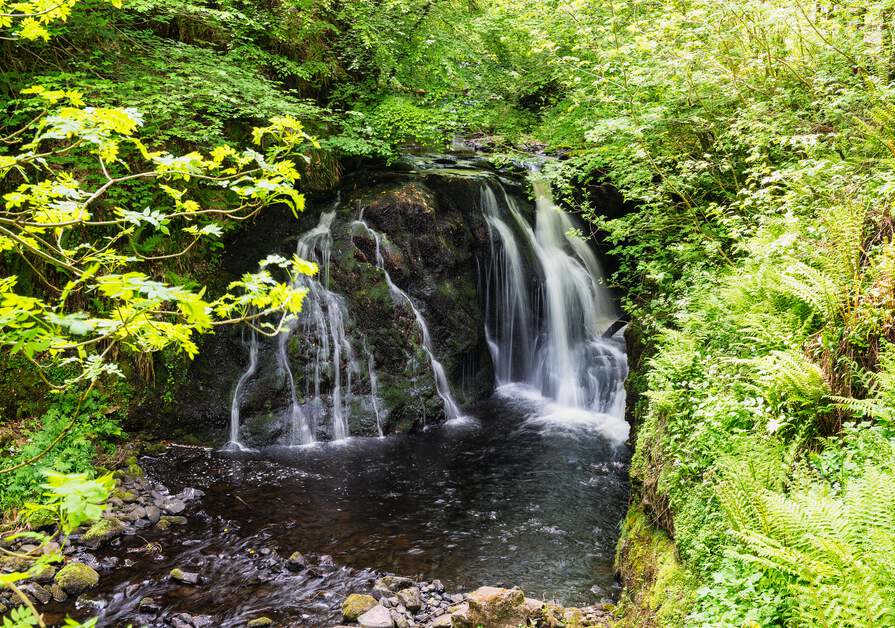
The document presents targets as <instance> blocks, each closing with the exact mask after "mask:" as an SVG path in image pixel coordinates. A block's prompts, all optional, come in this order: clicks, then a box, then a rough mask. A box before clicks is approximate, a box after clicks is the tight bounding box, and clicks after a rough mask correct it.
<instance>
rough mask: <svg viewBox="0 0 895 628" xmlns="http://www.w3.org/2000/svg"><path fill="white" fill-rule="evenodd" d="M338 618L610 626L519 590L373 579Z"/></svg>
mask: <svg viewBox="0 0 895 628" xmlns="http://www.w3.org/2000/svg"><path fill="white" fill-rule="evenodd" d="M342 617H343V619H344V621H345V622H346V624H344V626H355V625H357V626H360V627H361V628H409V627H412V626H426V627H433V628H476V627H477V626H484V627H486V628H515V627H517V626H536V627H541V626H543V627H550V628H558V627H563V626H568V627H576V628H577V627H584V626H609V625H610V621H609V620H610V618H611V614H610V613H609V611H608V610H606V609H605V608H604V607H602V606H594V607H588V608H565V607H562V606H559V605H557V604H552V603H549V602H543V601H541V600H536V599H533V598H528V597H525V593H524V592H523V591H522V590H521V589H519V588H512V589H505V588H498V587H487V586H485V587H480V588H478V589H476V590H475V591H472V592H471V593H454V594H450V593H447V592H446V591H445V588H444V586H443V585H442V583H441V581H439V580H433V581H432V582H414V581H413V580H411V579H410V578H403V577H400V576H385V577H383V578H379V579H378V580H376V583H375V585H374V587H373V591H372V595H368V594H360V593H353V594H351V595H349V596H348V597H347V598H345V601H344V602H343V603H342ZM337 628H340V627H337Z"/></svg>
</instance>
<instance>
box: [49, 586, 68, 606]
mask: <svg viewBox="0 0 895 628" xmlns="http://www.w3.org/2000/svg"><path fill="white" fill-rule="evenodd" d="M50 594H51V595H52V596H53V600H54V601H56V602H64V601H65V600H66V598H67V597H68V596H67V595H66V594H65V591H64V590H63V589H62V587H60V586H59V585H58V584H53V585H52V586H50Z"/></svg>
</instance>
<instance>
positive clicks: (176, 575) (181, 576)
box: [171, 567, 199, 584]
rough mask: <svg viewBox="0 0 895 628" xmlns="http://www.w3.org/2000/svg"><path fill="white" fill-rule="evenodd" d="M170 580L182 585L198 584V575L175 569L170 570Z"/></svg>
mask: <svg viewBox="0 0 895 628" xmlns="http://www.w3.org/2000/svg"><path fill="white" fill-rule="evenodd" d="M171 578H172V579H174V580H177V581H178V582H183V583H184V584H198V583H199V574H197V573H195V572H193V571H184V570H183V569H180V568H179V567H175V568H174V569H172V570H171Z"/></svg>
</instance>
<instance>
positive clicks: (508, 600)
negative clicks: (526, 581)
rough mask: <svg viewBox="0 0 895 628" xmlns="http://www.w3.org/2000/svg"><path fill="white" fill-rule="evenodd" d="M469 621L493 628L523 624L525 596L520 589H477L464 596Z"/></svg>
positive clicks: (507, 627) (508, 627)
mask: <svg viewBox="0 0 895 628" xmlns="http://www.w3.org/2000/svg"><path fill="white" fill-rule="evenodd" d="M466 602H467V604H469V621H470V622H471V624H472V625H474V626H475V625H478V624H482V625H484V626H489V627H493V628H504V627H506V628H510V627H515V626H518V625H519V624H521V623H524V622H525V619H526V615H527V613H526V608H525V594H524V593H523V592H522V591H521V590H520V589H503V588H500V587H479V588H478V589H476V590H475V591H473V592H472V593H470V594H469V595H467V596H466Z"/></svg>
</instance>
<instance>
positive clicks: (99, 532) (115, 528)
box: [81, 518, 124, 543]
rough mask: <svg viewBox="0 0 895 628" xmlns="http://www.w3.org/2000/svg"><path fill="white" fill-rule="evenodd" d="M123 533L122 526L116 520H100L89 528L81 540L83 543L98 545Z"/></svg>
mask: <svg viewBox="0 0 895 628" xmlns="http://www.w3.org/2000/svg"><path fill="white" fill-rule="evenodd" d="M123 531H124V524H123V523H121V522H120V521H119V520H118V519H115V518H109V519H100V520H99V521H97V522H96V523H94V524H93V525H92V526H90V528H88V529H87V532H85V533H84V536H83V537H81V538H82V540H83V541H84V542H85V543H98V542H102V541H107V540H109V539H111V538H114V537H116V536H118V535H119V534H121V533H122V532H123Z"/></svg>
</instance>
